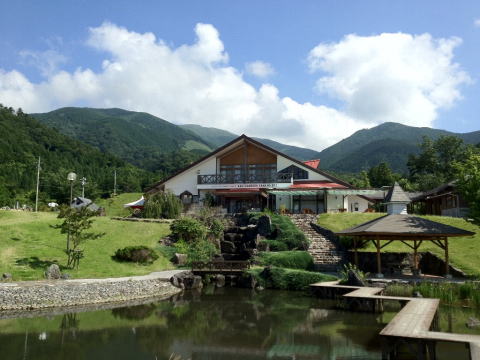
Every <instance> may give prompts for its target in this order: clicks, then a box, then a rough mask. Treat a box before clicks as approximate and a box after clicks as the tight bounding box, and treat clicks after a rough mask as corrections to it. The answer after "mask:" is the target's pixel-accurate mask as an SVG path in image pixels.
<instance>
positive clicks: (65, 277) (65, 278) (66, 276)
mask: <svg viewBox="0 0 480 360" xmlns="http://www.w3.org/2000/svg"><path fill="white" fill-rule="evenodd" d="M61 279H62V280H68V279H70V274H67V273H62V276H61Z"/></svg>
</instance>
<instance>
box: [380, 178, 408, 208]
mask: <svg viewBox="0 0 480 360" xmlns="http://www.w3.org/2000/svg"><path fill="white" fill-rule="evenodd" d="M385 202H387V203H391V202H396V203H407V204H408V203H410V202H411V200H410V198H409V197H408V195H407V194H406V193H405V191H403V189H402V187H401V186H400V185H399V184H398V182H396V181H395V184H394V185H393V186H392V187H391V188H390V190H389V191H388V194H387V196H386V198H385Z"/></svg>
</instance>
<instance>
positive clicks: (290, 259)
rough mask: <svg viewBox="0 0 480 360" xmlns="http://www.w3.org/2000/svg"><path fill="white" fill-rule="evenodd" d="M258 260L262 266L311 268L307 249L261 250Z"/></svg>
mask: <svg viewBox="0 0 480 360" xmlns="http://www.w3.org/2000/svg"><path fill="white" fill-rule="evenodd" d="M259 260H260V263H261V264H262V265H264V266H268V265H271V266H278V267H283V268H289V269H301V270H313V258H312V255H310V254H309V253H308V252H307V251H279V252H262V253H260V254H259Z"/></svg>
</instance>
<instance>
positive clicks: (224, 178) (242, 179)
mask: <svg viewBox="0 0 480 360" xmlns="http://www.w3.org/2000/svg"><path fill="white" fill-rule="evenodd" d="M291 179H292V174H281V173H277V174H275V175H272V176H265V175H258V174H232V175H215V174H214V175H198V177H197V184H199V185H204V184H242V183H246V184H250V183H289V182H290V181H291Z"/></svg>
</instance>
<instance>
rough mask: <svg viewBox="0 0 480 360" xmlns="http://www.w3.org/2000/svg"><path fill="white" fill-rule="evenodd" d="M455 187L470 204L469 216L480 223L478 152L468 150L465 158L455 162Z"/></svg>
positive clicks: (479, 154)
mask: <svg viewBox="0 0 480 360" xmlns="http://www.w3.org/2000/svg"><path fill="white" fill-rule="evenodd" d="M455 169H456V172H457V173H456V175H457V176H456V178H457V183H456V185H457V187H458V189H459V191H460V193H461V194H462V196H463V197H464V198H465V200H466V201H467V202H468V204H469V206H470V214H469V215H470V216H471V217H472V218H473V220H474V222H475V223H476V224H479V225H480V153H478V152H477V151H474V150H470V151H468V153H467V155H466V157H465V160H464V161H462V162H457V163H455Z"/></svg>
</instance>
